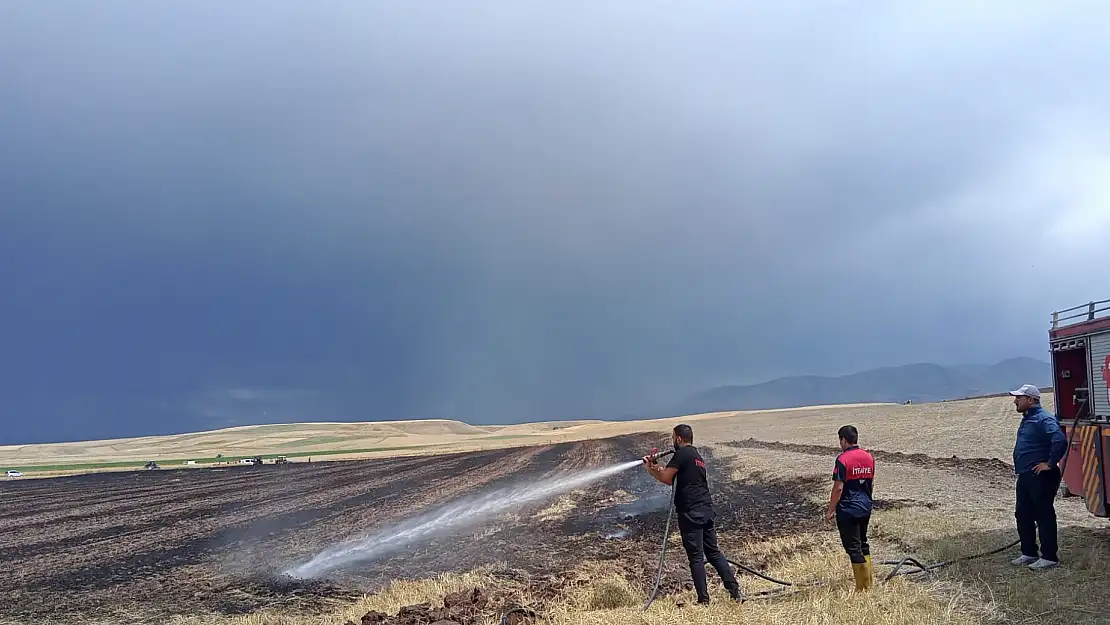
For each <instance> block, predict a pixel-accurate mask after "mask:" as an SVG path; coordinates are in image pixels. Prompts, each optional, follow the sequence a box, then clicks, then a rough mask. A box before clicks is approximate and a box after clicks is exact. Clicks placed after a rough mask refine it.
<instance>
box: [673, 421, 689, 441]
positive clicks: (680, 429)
mask: <svg viewBox="0 0 1110 625" xmlns="http://www.w3.org/2000/svg"><path fill="white" fill-rule="evenodd" d="M674 433H675V434H677V435H678V437H679V438H681V439H682V440H684V441H686V442H687V443H692V442H694V428H692V427H690V426H688V425H686V424H685V423H681V424H679V425H676V426H674Z"/></svg>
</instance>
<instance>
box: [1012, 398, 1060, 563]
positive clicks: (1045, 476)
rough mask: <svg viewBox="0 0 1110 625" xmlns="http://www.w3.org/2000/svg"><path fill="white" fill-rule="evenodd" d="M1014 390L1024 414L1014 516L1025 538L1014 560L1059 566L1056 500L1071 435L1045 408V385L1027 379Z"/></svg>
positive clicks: (1017, 448)
mask: <svg viewBox="0 0 1110 625" xmlns="http://www.w3.org/2000/svg"><path fill="white" fill-rule="evenodd" d="M1010 394H1011V395H1013V396H1014V407H1015V408H1016V409H1017V411H1018V412H1020V413H1021V414H1022V417H1021V426H1020V427H1018V433H1017V441H1016V442H1015V443H1014V473H1017V502H1016V506H1015V509H1014V516H1015V517H1016V518H1017V529H1018V536H1020V537H1021V557H1019V558H1017V559H1016V560H1014V561H1013V563H1014V564H1015V565H1024V566H1028V567H1029V568H1030V569H1033V570H1035V571H1036V570H1041V569H1049V568H1052V567H1055V566H1059V565H1060V558H1059V555H1058V554H1057V552H1056V549H1057V545H1056V509H1055V507H1054V506H1053V501H1054V500H1055V499H1056V489H1057V488H1059V487H1060V467H1059V464H1060V460H1062V459H1063V457H1064V452H1065V451H1066V450H1067V446H1068V440H1067V438H1066V437H1065V436H1064V432H1063V431H1062V430H1061V429H1060V423H1059V421H1057V419H1056V415H1054V414H1052V413H1050V412H1048V411H1047V410H1045V409H1044V408H1042V407H1041V391H1040V389H1038V388H1037V387H1036V386H1034V385H1032V384H1026V385H1024V386H1022V387H1021V388H1019V389H1018V390H1016V391H1010ZM1038 534H1039V535H1040V539H1041V548H1040V552H1039V553H1038V551H1037V536H1038Z"/></svg>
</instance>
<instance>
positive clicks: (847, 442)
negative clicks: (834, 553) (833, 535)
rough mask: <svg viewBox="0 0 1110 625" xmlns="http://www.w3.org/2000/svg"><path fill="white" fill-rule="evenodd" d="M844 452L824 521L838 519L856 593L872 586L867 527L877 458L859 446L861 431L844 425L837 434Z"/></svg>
mask: <svg viewBox="0 0 1110 625" xmlns="http://www.w3.org/2000/svg"><path fill="white" fill-rule="evenodd" d="M837 436H839V437H840V450H841V453H840V455H838V456H837V457H836V465H835V466H834V468H833V487H832V492H831V493H830V494H829V508H828V510H827V511H826V512H825V521H826V522H828V523H832V522H833V519H834V518H835V519H836V528H837V530H839V531H840V542H841V544H842V545H843V546H844V551H846V552H848V557H849V559H851V561H852V575H853V576H854V577H855V580H856V590H867V589H868V588H870V587H871V579H872V569H871V546H870V545H869V544H868V543H867V524H868V523H869V522H870V521H871V507H872V499H871V497H872V489H873V487H874V479H875V459H874V458H873V457H872V456H871V454H870V453H869V452H867V451H864V450H863V449H861V448H860V446H859V431H858V430H856V428H855V426H852V425H845V426H844V427H842V428H840V430H838V431H837Z"/></svg>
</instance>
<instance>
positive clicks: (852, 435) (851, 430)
mask: <svg viewBox="0 0 1110 625" xmlns="http://www.w3.org/2000/svg"><path fill="white" fill-rule="evenodd" d="M836 435H837V436H839V437H840V438H843V439H844V440H846V441H848V442H849V443H851V444H853V445H855V444H856V443H857V442H859V430H857V429H856V426H854V425H845V426H844V427H842V428H840V429H839V430H837V431H836Z"/></svg>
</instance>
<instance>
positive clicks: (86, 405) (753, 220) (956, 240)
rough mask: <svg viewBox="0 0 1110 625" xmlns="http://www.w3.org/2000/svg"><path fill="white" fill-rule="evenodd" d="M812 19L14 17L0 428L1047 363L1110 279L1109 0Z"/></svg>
mask: <svg viewBox="0 0 1110 625" xmlns="http://www.w3.org/2000/svg"><path fill="white" fill-rule="evenodd" d="M818 5H820V3H813V2H775V3H771V2H767V3H762V4H761V5H756V4H754V3H736V2H720V3H717V2H702V3H658V2H642V1H638V0H637V1H635V2H633V1H621V2H600V3H599V2H591V3H570V4H568V3H544V4H543V5H542V6H541V5H539V4H537V3H525V2H477V1H473V0H468V1H466V2H436V3H429V2H414V1H411V0H407V1H405V2H365V1H362V0H358V1H351V2H324V3H307V2H303V1H275V0H264V1H262V0H260V1H258V2H245V1H240V2H232V3H228V2H215V1H206V2H188V3H175V4H172V5H171V4H167V3H151V2H138V1H136V2H119V1H113V0H108V1H104V2H91V3H77V2H5V3H3V4H2V5H0V192H2V196H0V287H2V288H3V301H2V303H0V311H2V323H0V411H5V412H7V413H8V414H12V415H15V414H19V415H21V416H23V417H24V418H27V419H34V420H35V421H36V422H37V424H38V425H40V426H41V425H43V424H51V425H52V427H57V428H60V429H63V430H64V429H65V428H77V427H79V425H78V422H79V421H80V420H81V419H84V418H86V416H87V417H88V418H89V419H92V420H94V421H98V422H99V421H111V420H112V419H116V418H117V417H118V413H119V412H120V411H122V410H124V409H123V408H120V406H122V405H124V403H126V405H127V406H130V407H129V408H127V410H129V411H132V412H134V411H135V410H138V411H139V412H142V413H143V414H144V415H146V416H144V417H143V418H144V419H156V420H157V419H164V420H173V419H186V420H189V423H190V424H193V423H197V424H200V425H203V426H205V427H209V426H211V427H218V426H221V425H227V424H229V423H235V422H240V421H241V420H242V419H244V418H255V417H256V416H257V415H254V412H256V411H261V412H262V413H264V418H267V419H271V420H284V419H298V420H303V419H309V418H312V419H319V418H345V419H383V418H403V417H412V416H435V417H449V418H464V419H467V420H469V421H472V422H498V421H502V422H503V421H513V420H521V419H540V418H544V419H546V418H555V417H577V416H583V415H595V416H605V414H607V413H608V412H610V411H616V412H621V411H632V410H637V409H641V408H649V407H654V406H657V405H659V404H660V403H666V404H670V403H673V402H674V401H676V400H677V399H678V398H680V397H681V396H682V395H685V394H687V393H689V392H693V391H698V390H701V389H703V388H706V387H708V386H712V385H715V384H720V383H746V382H754V381H761V380H766V379H769V378H773V377H776V376H780V375H786V374H795V373H817V374H840V373H848V372H852V371H857V370H860V369H866V368H871V367H875V366H882V365H892V364H905V363H911V362H921V361H932V362H939V363H942V364H957V363H972V362H975V363H978V362H983V363H988V362H993V361H995V360H999V359H1002V358H1006V357H1011V356H1018V355H1029V356H1035V357H1039V358H1042V359H1045V360H1047V358H1048V356H1047V347H1046V330H1047V322H1048V319H1049V313H1050V312H1051V311H1052V310H1053V309H1056V308H1063V307H1068V306H1072V305H1075V304H1079V303H1082V302H1085V301H1087V300H1089V299H1100V298H1105V297H1107V296H1110V293H1107V292H1106V290H1105V289H1106V288H1107V287H1105V286H1100V285H1107V284H1110V281H1108V280H1107V278H1106V276H1107V273H1106V272H1107V269H1108V266H1110V252H1107V248H1106V243H1107V241H1110V118H1108V113H1107V112H1108V111H1110V81H1108V80H1107V79H1106V77H1107V75H1108V65H1110V62H1108V59H1110V39H1108V38H1107V37H1106V24H1107V23H1110V3H1106V2H1099V1H1097V0H1091V1H1089V2H1054V3H1048V2H1001V1H1000V2H995V3H967V2H950V3H928V7H926V6H924V5H923V3H920V2H905V3H898V2H895V3H878V4H876V3H866V4H852V5H845V4H838V5H836V6H835V7H833V6H831V5H830V7H829V8H819V6H818ZM972 5H974V6H972ZM1100 246H1101V247H1100ZM1100 289H1101V290H1100ZM121 398H125V399H126V401H125V402H124V400H123V399H121ZM121 402H123V403H121ZM136 407H138V408H136ZM144 411H145V412H144ZM244 415H248V416H247V417H244ZM251 415H254V416H251ZM4 419H5V420H7V415H5V416H4ZM82 427H83V426H82Z"/></svg>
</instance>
